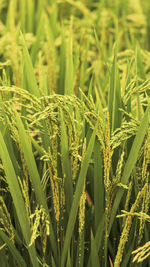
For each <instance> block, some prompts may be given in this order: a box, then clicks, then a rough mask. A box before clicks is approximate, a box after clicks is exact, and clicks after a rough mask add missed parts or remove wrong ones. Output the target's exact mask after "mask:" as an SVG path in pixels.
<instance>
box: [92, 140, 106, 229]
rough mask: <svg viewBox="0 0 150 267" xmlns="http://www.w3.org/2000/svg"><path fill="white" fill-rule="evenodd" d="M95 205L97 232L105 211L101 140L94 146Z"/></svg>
mask: <svg viewBox="0 0 150 267" xmlns="http://www.w3.org/2000/svg"><path fill="white" fill-rule="evenodd" d="M94 207H95V211H94V214H95V232H96V230H97V227H98V224H99V221H100V218H101V217H102V214H103V213H104V183H103V176H102V154H101V148H100V142H99V141H98V140H97V138H96V140H95V146H94Z"/></svg>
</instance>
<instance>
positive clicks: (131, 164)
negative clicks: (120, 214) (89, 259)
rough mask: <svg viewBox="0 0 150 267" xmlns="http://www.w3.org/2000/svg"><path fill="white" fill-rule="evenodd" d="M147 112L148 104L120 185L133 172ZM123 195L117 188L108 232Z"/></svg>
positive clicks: (147, 121) (146, 123) (145, 126)
mask: <svg viewBox="0 0 150 267" xmlns="http://www.w3.org/2000/svg"><path fill="white" fill-rule="evenodd" d="M149 112H150V104H149V106H148V107H147V109H146V111H145V114H144V117H143V120H142V122H141V125H140V126H139V129H138V132H137V134H136V137H135V139H134V142H133V145H132V148H131V151H130V154H129V157H128V160H127V162H126V164H125V167H124V171H123V175H122V179H121V183H122V184H127V183H128V180H129V177H130V175H131V172H132V170H133V167H134V165H135V163H136V160H137V157H138V153H139V150H140V148H141V145H142V143H143V140H144V137H145V134H146V131H147V128H148V124H149ZM123 193H124V189H123V188H119V190H118V192H117V194H116V197H115V201H114V204H113V207H112V212H111V217H110V223H109V232H110V230H111V227H112V224H113V221H114V218H115V215H116V213H117V209H118V207H119V204H120V201H121V198H122V196H123Z"/></svg>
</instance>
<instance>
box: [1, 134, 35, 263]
mask: <svg viewBox="0 0 150 267" xmlns="http://www.w3.org/2000/svg"><path fill="white" fill-rule="evenodd" d="M0 157H1V159H2V162H3V167H4V170H5V174H6V178H7V182H8V185H9V189H10V193H11V196H12V199H13V203H14V206H15V209H16V213H17V217H18V220H19V223H20V227H21V230H22V233H23V236H24V239H25V242H26V244H27V245H28V244H29V242H30V238H31V232H30V226H29V221H28V217H27V213H26V208H25V203H24V200H23V197H22V193H21V190H20V187H19V183H18V180H17V176H16V173H15V171H14V168H13V165H12V162H11V159H10V157H9V154H8V150H7V147H6V144H5V142H4V139H3V136H2V134H1V132H0ZM18 200H19V201H18ZM28 251H29V254H30V257H31V260H32V263H33V266H37V267H38V266H39V264H38V262H37V258H36V251H35V248H34V246H31V247H28Z"/></svg>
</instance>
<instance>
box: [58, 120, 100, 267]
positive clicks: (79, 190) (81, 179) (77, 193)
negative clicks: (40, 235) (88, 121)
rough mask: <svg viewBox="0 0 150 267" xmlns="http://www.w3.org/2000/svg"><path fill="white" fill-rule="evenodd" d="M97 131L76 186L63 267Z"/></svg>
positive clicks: (63, 262) (62, 260)
mask: <svg viewBox="0 0 150 267" xmlns="http://www.w3.org/2000/svg"><path fill="white" fill-rule="evenodd" d="M96 130H97V125H96V127H95V130H94V131H93V133H92V136H91V139H90V142H89V145H88V148H87V151H86V155H85V158H84V161H83V165H82V168H81V170H80V174H79V178H78V182H77V186H76V191H75V194H74V198H73V202H72V207H71V210H70V215H69V220H68V224H67V230H66V236H65V240H64V246H63V251H62V256H61V267H64V266H65V261H66V256H67V251H68V249H69V245H70V241H71V237H72V233H73V230H74V225H75V221H76V217H77V212H78V205H79V201H80V197H81V194H82V190H83V186H84V183H85V178H86V174H87V170H88V166H89V162H90V158H91V155H92V151H93V147H94V143H95V135H96Z"/></svg>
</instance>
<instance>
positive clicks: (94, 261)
mask: <svg viewBox="0 0 150 267" xmlns="http://www.w3.org/2000/svg"><path fill="white" fill-rule="evenodd" d="M95 266H96V267H100V263H99V257H98V250H97V247H96V242H95V239H94V236H93V233H92V230H91V267H95Z"/></svg>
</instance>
